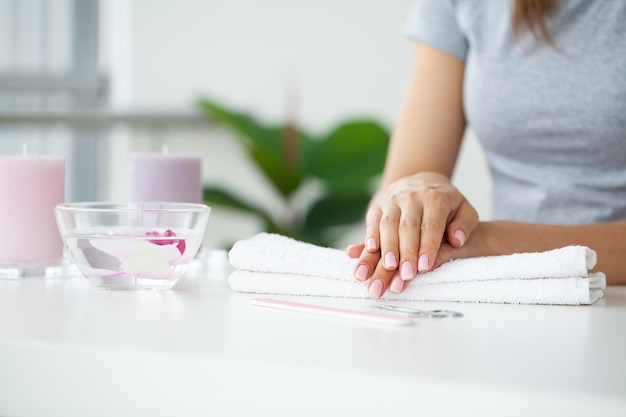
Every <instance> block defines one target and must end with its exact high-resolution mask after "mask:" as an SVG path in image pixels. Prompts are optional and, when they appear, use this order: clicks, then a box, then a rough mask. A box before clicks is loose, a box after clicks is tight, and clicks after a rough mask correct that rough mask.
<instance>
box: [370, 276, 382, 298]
mask: <svg viewBox="0 0 626 417" xmlns="http://www.w3.org/2000/svg"><path fill="white" fill-rule="evenodd" d="M368 292H369V294H370V296H371V297H374V298H380V296H381V295H383V282H382V281H381V280H379V279H375V280H374V281H373V282H372V283H371V284H370V289H369V290H368Z"/></svg>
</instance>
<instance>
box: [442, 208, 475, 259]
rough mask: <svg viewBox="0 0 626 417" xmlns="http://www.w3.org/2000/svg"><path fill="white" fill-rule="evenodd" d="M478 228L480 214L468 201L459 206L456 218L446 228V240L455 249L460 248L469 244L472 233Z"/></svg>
mask: <svg viewBox="0 0 626 417" xmlns="http://www.w3.org/2000/svg"><path fill="white" fill-rule="evenodd" d="M477 226H478V213H477V212H476V209H475V208H474V207H473V206H472V205H471V204H470V203H469V202H468V201H467V200H465V201H463V203H461V205H460V206H459V208H458V210H457V212H456V214H455V216H454V218H453V219H452V221H451V222H450V224H448V227H447V228H446V239H447V241H448V242H449V243H450V244H451V245H452V246H454V247H455V248H460V247H461V246H463V245H464V244H465V242H467V239H468V238H469V237H470V235H471V234H472V232H473V231H474V230H475V229H476V227H477Z"/></svg>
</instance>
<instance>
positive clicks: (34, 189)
mask: <svg viewBox="0 0 626 417" xmlns="http://www.w3.org/2000/svg"><path fill="white" fill-rule="evenodd" d="M24 153H25V152H24ZM0 198H1V199H2V203H0V264H2V266H3V267H11V266H13V267H16V268H22V267H25V268H27V267H28V265H29V264H37V265H39V266H46V265H54V264H58V263H59V261H60V260H61V259H62V258H63V241H62V239H61V235H60V233H59V229H58V228H57V224H56V219H55V216H54V207H55V206H56V205H57V204H59V203H63V201H64V199H65V161H64V159H63V158H62V157H56V156H34V155H32V156H31V155H25V154H24V155H20V156H18V155H12V156H8V155H2V156H0Z"/></svg>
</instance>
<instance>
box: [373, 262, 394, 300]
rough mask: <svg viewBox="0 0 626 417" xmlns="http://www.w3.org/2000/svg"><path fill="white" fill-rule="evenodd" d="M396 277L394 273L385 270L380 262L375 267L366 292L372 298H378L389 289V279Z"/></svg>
mask: <svg viewBox="0 0 626 417" xmlns="http://www.w3.org/2000/svg"><path fill="white" fill-rule="evenodd" d="M394 275H396V272H395V271H389V270H388V269H386V268H385V267H384V266H383V264H382V262H379V263H378V265H376V269H375V270H374V273H373V274H372V279H371V280H370V283H369V285H368V287H367V292H368V294H369V295H370V297H372V298H380V297H382V295H383V294H384V293H385V291H387V288H389V283H390V282H391V279H392V278H393V277H394Z"/></svg>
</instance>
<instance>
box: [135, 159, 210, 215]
mask: <svg viewBox="0 0 626 417" xmlns="http://www.w3.org/2000/svg"><path fill="white" fill-rule="evenodd" d="M130 173H131V200H132V201H164V202H165V201H169V202H180V203H201V202H202V160H201V158H200V157H198V156H195V155H184V154H175V155H172V154H170V153H169V152H168V151H167V148H164V150H163V152H162V153H143V154H141V153H138V154H134V155H131V166H130Z"/></svg>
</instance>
